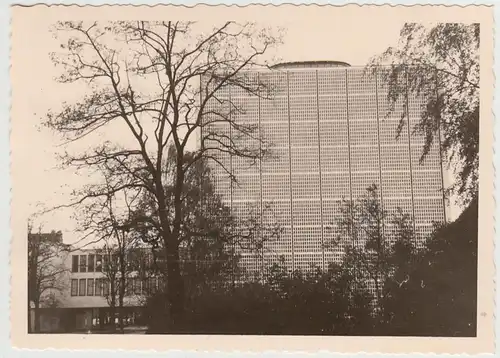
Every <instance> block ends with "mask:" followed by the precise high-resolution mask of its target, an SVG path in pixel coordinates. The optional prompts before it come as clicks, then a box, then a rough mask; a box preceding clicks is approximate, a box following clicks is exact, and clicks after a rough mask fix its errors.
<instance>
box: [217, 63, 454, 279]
mask: <svg viewBox="0 0 500 358" xmlns="http://www.w3.org/2000/svg"><path fill="white" fill-rule="evenodd" d="M383 70H384V69H383V68H381V69H380V70H379V73H378V75H376V76H374V77H366V76H364V75H363V68H354V67H332V68H328V67H325V66H317V67H316V68H315V67H310V68H305V67H302V68H301V67H300V66H294V67H293V68H289V69H286V68H281V69H280V70H279V71H277V70H270V71H262V72H255V73H252V74H251V75H252V76H254V78H255V79H258V81H259V82H263V83H267V84H271V85H272V87H273V91H274V93H273V98H272V99H264V98H259V97H257V96H251V95H249V94H247V93H245V91H244V90H242V89H239V88H229V87H228V88H225V89H224V91H221V92H220V93H218V100H217V101H212V102H209V104H208V110H209V111H212V112H213V111H215V112H217V111H220V110H221V108H223V107H224V106H226V111H227V112H226V113H227V114H228V115H229V116H232V120H234V121H236V122H238V123H245V124H252V125H255V126H256V128H258V133H256V134H258V135H259V136H262V138H264V139H265V140H266V141H268V142H270V143H272V145H273V147H272V157H271V158H270V159H266V160H264V161H262V162H259V163H257V164H256V165H250V163H249V162H248V160H245V159H242V158H238V157H234V156H233V157H231V156H230V155H227V154H226V155H222V154H221V153H219V152H214V156H217V159H218V160H219V161H220V162H221V163H223V164H224V165H226V166H227V167H226V168H227V169H228V170H229V171H230V172H231V173H233V174H234V175H235V176H236V178H237V179H238V183H237V184H236V183H231V182H230V180H229V178H228V176H227V172H226V171H225V170H223V169H221V167H220V166H219V165H215V166H214V175H215V178H216V179H215V181H216V185H215V186H216V190H217V191H218V192H219V193H220V194H222V196H223V198H224V199H225V200H226V202H227V203H228V205H230V206H231V208H232V209H233V212H234V213H235V214H236V215H238V216H242V217H244V215H246V213H247V212H248V210H247V207H248V205H253V206H257V207H260V208H261V210H263V208H264V207H267V206H271V207H272V208H273V209H274V211H275V213H276V214H277V218H278V220H279V221H280V223H281V225H282V226H283V229H284V232H283V235H282V237H281V238H280V239H279V240H277V241H274V242H269V243H266V245H265V247H264V251H263V255H261V256H256V255H251V254H243V258H242V261H243V263H244V265H245V266H246V267H247V268H248V269H249V270H254V269H255V270H258V269H259V268H262V267H267V266H268V265H270V264H271V263H272V262H273V261H274V260H276V259H277V258H278V257H279V256H284V257H285V262H286V263H287V265H288V266H289V268H290V269H292V270H294V269H303V270H304V269H308V268H309V267H310V266H309V265H310V264H314V265H318V266H320V267H323V268H325V267H326V266H327V265H328V263H329V262H332V261H339V260H341V258H342V255H343V254H342V252H341V251H340V250H339V251H338V252H337V251H329V250H327V249H325V248H324V246H323V243H324V242H325V240H328V239H329V238H331V237H332V235H335V233H336V230H337V229H336V227H335V225H334V223H335V221H336V219H337V217H338V215H339V213H340V208H341V205H342V200H343V199H347V200H356V199H357V198H358V197H359V196H361V195H364V194H365V193H366V188H367V187H368V186H370V185H371V184H376V185H377V187H378V188H379V196H380V200H381V202H382V205H383V207H384V209H385V210H386V211H387V212H388V213H389V214H391V213H394V212H395V210H396V209H397V208H398V207H400V208H401V209H403V211H405V212H406V213H408V214H409V215H410V216H411V217H412V220H413V223H414V227H415V231H416V232H417V234H419V235H422V236H423V235H426V234H428V233H429V232H430V231H431V230H432V221H444V220H445V202H444V199H443V193H442V190H441V189H442V188H443V169H442V164H441V159H440V153H439V146H433V148H432V149H431V151H430V153H429V155H428V156H427V158H426V159H425V160H424V161H423V162H420V155H421V151H422V146H423V143H424V138H423V137H422V136H421V135H419V134H415V133H413V131H412V128H413V126H414V124H416V122H417V121H418V120H419V116H420V112H421V109H422V106H424V105H425V99H421V98H417V97H415V96H412V95H411V93H410V94H409V97H408V100H407V102H408V103H403V102H401V103H397V104H396V107H395V109H394V111H393V112H392V114H391V115H390V116H387V115H386V114H387V112H388V105H389V104H388V101H387V91H388V88H387V85H386V83H384V81H383V79H382V77H383V76H382V71H383ZM221 99H226V100H227V101H224V100H222V101H221ZM232 103H237V105H243V106H242V107H243V108H244V110H243V111H241V110H240V111H237V112H236V113H233V112H232V111H230V110H229V108H230V107H231V104H232ZM403 108H408V111H407V115H406V116H405V117H406V118H405V119H406V120H407V123H409V126H408V125H405V127H404V128H403V130H402V131H401V133H400V135H399V138H398V139H396V134H397V128H398V124H399V122H400V119H401V116H402V114H403ZM212 116H213V114H212ZM210 130H213V131H217V132H219V133H225V134H226V135H227V138H228V139H227V140H230V138H232V137H234V133H232V131H234V129H233V128H231V126H229V124H227V123H222V122H221V123H214V124H212V125H210ZM238 140H240V141H249V142H248V143H244V145H251V144H252V143H250V142H251V141H252V139H250V138H243V139H241V138H239V139H238ZM262 220H264V221H265V220H266V217H265V215H264V217H263V219H262ZM332 224H333V226H332ZM387 225H390V224H389V223H387ZM337 231H338V230H337Z"/></svg>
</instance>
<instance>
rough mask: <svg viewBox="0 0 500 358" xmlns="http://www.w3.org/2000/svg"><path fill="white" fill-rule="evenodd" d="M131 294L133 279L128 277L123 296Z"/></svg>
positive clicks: (132, 291)
mask: <svg viewBox="0 0 500 358" xmlns="http://www.w3.org/2000/svg"><path fill="white" fill-rule="evenodd" d="M133 293H134V279H133V278H130V277H129V278H127V285H126V286H125V294H126V295H127V296H129V295H131V294H133Z"/></svg>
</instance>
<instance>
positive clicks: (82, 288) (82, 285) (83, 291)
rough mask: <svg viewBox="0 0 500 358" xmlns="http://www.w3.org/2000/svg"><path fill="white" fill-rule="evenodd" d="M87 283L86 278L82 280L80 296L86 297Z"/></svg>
mask: <svg viewBox="0 0 500 358" xmlns="http://www.w3.org/2000/svg"><path fill="white" fill-rule="evenodd" d="M85 281H87V280H86V279H84V278H82V279H80V287H79V296H85V288H86V287H87V286H86V284H87V283H86V282H85Z"/></svg>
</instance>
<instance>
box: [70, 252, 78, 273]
mask: <svg viewBox="0 0 500 358" xmlns="http://www.w3.org/2000/svg"><path fill="white" fill-rule="evenodd" d="M72 259H73V262H72V265H71V272H78V255H73V257H72Z"/></svg>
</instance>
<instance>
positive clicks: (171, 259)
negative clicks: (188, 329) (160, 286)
mask: <svg viewBox="0 0 500 358" xmlns="http://www.w3.org/2000/svg"><path fill="white" fill-rule="evenodd" d="M166 251H167V252H166V254H167V287H166V289H167V297H168V301H169V316H170V327H171V329H173V330H175V331H177V330H179V329H181V327H182V322H183V317H184V284H183V281H182V276H181V272H180V264H179V248H178V247H177V246H176V245H175V246H174V247H172V248H171V249H170V250H166Z"/></svg>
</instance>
